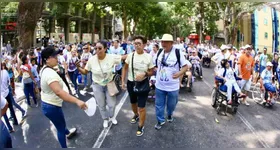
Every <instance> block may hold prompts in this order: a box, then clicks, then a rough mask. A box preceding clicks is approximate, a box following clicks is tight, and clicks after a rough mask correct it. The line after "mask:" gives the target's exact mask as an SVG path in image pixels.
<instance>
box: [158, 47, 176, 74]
mask: <svg viewBox="0 0 280 150" xmlns="http://www.w3.org/2000/svg"><path fill="white" fill-rule="evenodd" d="M162 51H163V49H162V48H161V49H159V50H158V53H157V58H156V67H158V64H157V63H158V56H159V54H160V53H161V52H162ZM175 54H176V58H177V63H178V64H179V70H180V69H181V61H180V50H179V49H177V48H176V49H175Z"/></svg>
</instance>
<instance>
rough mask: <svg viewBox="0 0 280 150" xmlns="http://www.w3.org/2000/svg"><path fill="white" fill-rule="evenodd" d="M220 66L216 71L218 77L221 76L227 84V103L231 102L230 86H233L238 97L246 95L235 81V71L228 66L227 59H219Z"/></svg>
mask: <svg viewBox="0 0 280 150" xmlns="http://www.w3.org/2000/svg"><path fill="white" fill-rule="evenodd" d="M221 66H222V68H221V69H220V70H219V72H218V77H220V78H222V79H223V80H224V82H225V85H226V86H227V98H228V104H229V105H230V104H232V99H231V98H232V87H234V89H235V91H236V92H237V93H238V94H239V96H240V97H244V96H246V95H245V94H243V93H242V92H241V90H240V88H239V86H238V84H237V82H236V79H235V76H236V75H235V73H234V71H233V69H232V68H230V64H229V63H228V60H227V59H223V60H222V61H221Z"/></svg>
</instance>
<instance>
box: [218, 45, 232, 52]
mask: <svg viewBox="0 0 280 150" xmlns="http://www.w3.org/2000/svg"><path fill="white" fill-rule="evenodd" d="M220 49H221V50H222V51H223V50H226V49H230V47H229V46H227V45H224V44H223V45H222V46H221V47H220Z"/></svg>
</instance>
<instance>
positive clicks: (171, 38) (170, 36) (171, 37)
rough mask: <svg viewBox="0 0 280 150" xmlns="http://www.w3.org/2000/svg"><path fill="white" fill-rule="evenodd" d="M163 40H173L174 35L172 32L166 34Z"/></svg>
mask: <svg viewBox="0 0 280 150" xmlns="http://www.w3.org/2000/svg"><path fill="white" fill-rule="evenodd" d="M161 41H170V42H173V36H172V35H171V34H164V35H163V36H162V38H161Z"/></svg>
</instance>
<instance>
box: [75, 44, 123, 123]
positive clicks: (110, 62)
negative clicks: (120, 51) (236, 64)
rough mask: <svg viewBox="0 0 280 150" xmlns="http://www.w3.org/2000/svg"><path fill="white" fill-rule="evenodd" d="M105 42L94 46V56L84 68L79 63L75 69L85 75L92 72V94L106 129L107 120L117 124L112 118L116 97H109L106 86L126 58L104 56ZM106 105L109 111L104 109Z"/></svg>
mask: <svg viewBox="0 0 280 150" xmlns="http://www.w3.org/2000/svg"><path fill="white" fill-rule="evenodd" d="M106 50H107V42H103V41H102V42H98V43H97V44H96V55H94V56H92V57H91V58H89V60H88V62H87V64H86V66H85V68H82V67H81V66H80V62H77V63H76V65H77V68H78V69H79V71H80V72H81V73H82V74H84V75H86V74H88V72H89V71H91V72H92V80H93V86H92V87H93V92H94V93H95V95H94V96H95V99H96V101H97V104H98V107H99V110H100V114H101V116H102V119H103V120H104V121H103V127H104V128H107V127H108V124H109V120H111V121H112V123H113V124H117V123H118V122H117V120H116V118H115V117H114V113H115V106H116V96H111V95H110V93H109V91H108V86H107V84H108V83H110V82H111V81H112V80H113V78H114V74H113V69H114V66H115V65H117V64H120V63H121V61H122V60H124V59H125V58H126V56H125V55H124V56H121V55H115V54H106ZM106 105H107V106H108V107H109V110H107V109H106Z"/></svg>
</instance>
